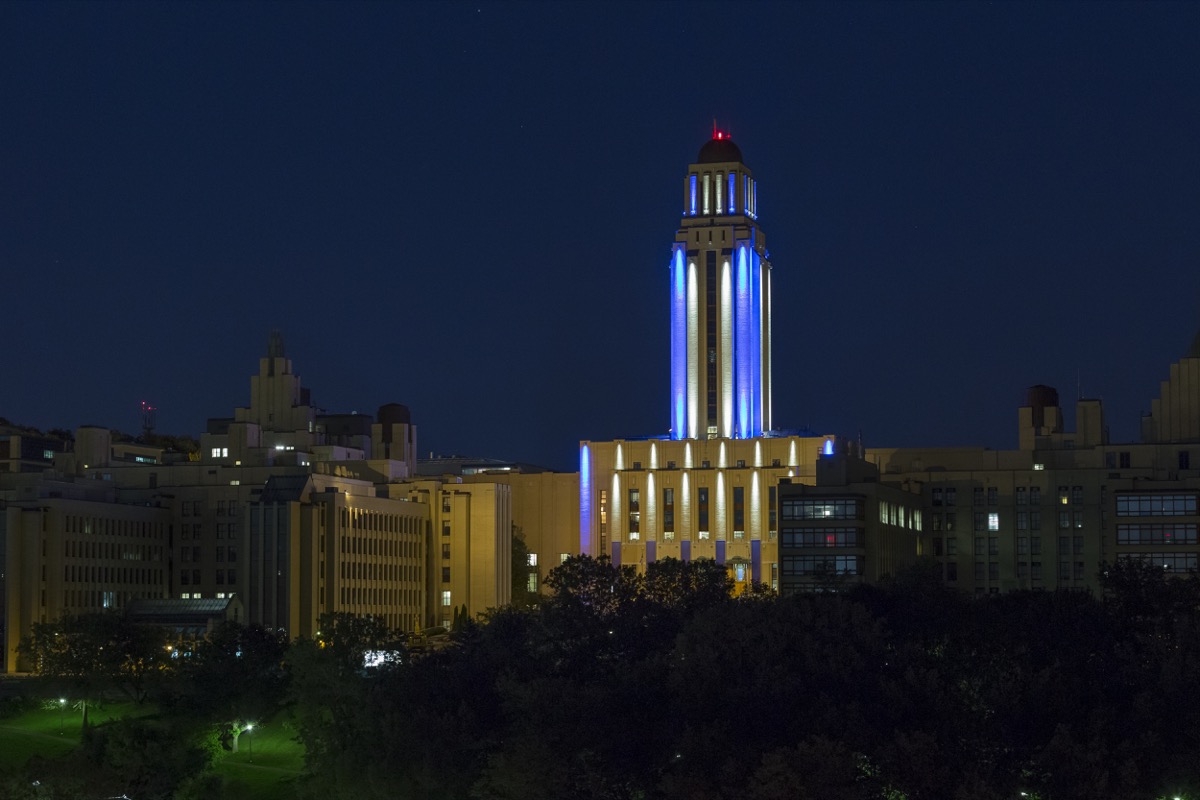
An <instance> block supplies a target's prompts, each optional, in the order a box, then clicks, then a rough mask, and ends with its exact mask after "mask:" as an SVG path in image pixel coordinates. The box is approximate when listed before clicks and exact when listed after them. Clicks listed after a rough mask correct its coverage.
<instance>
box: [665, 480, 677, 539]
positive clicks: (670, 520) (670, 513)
mask: <svg viewBox="0 0 1200 800" xmlns="http://www.w3.org/2000/svg"><path fill="white" fill-rule="evenodd" d="M662 502H663V538H664V539H666V540H668V541H670V540H671V539H674V538H675V489H673V488H672V487H669V486H668V487H666V488H664V489H663V500H662Z"/></svg>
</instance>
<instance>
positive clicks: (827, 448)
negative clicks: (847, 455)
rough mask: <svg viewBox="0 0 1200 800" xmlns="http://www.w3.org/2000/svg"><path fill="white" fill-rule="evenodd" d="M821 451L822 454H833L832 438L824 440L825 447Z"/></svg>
mask: <svg viewBox="0 0 1200 800" xmlns="http://www.w3.org/2000/svg"><path fill="white" fill-rule="evenodd" d="M821 453H822V455H827V456H831V455H833V439H826V440H825V447H824V449H823V450H822V451H821Z"/></svg>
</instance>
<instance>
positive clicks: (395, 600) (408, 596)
mask: <svg viewBox="0 0 1200 800" xmlns="http://www.w3.org/2000/svg"><path fill="white" fill-rule="evenodd" d="M339 597H340V598H341V603H342V605H343V606H356V605H357V606H395V605H399V606H402V607H403V606H407V607H408V608H410V609H416V608H417V606H418V605H419V604H420V592H419V591H418V590H416V589H381V588H368V587H359V588H356V587H352V586H351V587H347V586H343V587H342V589H341V592H340V593H339ZM383 616H391V615H388V614H384V615H383Z"/></svg>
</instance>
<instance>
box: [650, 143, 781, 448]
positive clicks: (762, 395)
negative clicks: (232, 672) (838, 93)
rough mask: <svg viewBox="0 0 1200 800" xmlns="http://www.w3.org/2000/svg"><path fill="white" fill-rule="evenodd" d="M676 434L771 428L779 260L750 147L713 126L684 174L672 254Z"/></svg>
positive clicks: (736, 433) (734, 435)
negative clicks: (745, 150)
mask: <svg viewBox="0 0 1200 800" xmlns="http://www.w3.org/2000/svg"><path fill="white" fill-rule="evenodd" d="M670 271H671V438H672V439H713V438H726V439H749V438H752V437H755V436H760V435H762V432H763V431H764V430H770V428H771V265H770V262H768V261H767V248H766V239H765V238H764V236H763V232H762V230H761V229H760V228H759V227H758V191H757V186H756V183H755V180H754V175H753V173H751V172H750V169H749V168H748V167H747V166H746V165H745V163H743V161H742V151H741V150H740V149H738V146H737V145H736V144H734V143H733V141H732V140H731V139H730V138H729V135H728V134H725V133H722V132H719V131H714V133H713V138H712V140H710V141H709V142H708V143H706V144H705V145H704V146H703V147H702V148H700V155H699V156H698V157H697V158H696V163H694V164H692V165H691V166H689V167H688V174H687V177H685V178H684V180H683V219H682V221H681V222H680V227H679V232H678V233H676V234H675V245H674V247H673V249H672V253H671V267H670Z"/></svg>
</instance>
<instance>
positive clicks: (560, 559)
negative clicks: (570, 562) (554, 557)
mask: <svg viewBox="0 0 1200 800" xmlns="http://www.w3.org/2000/svg"><path fill="white" fill-rule="evenodd" d="M570 557H571V554H570V553H559V554H558V563H560V564H565V563H567V559H568V558H570Z"/></svg>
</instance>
